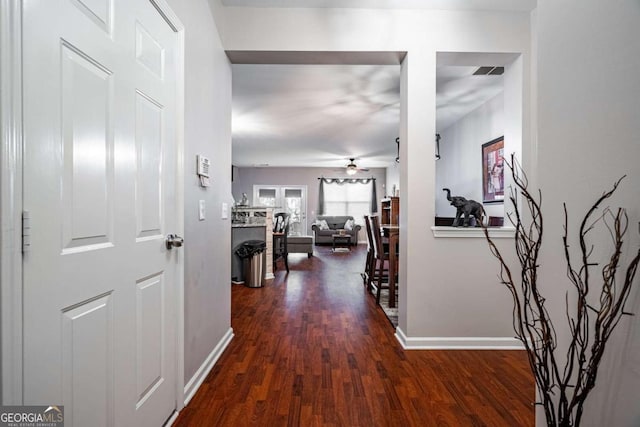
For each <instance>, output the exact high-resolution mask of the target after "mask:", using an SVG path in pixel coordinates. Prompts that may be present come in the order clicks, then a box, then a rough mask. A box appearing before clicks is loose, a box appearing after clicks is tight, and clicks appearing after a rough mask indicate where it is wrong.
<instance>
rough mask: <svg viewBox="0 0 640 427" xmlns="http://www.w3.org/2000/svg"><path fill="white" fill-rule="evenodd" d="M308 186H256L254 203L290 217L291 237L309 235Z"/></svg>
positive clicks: (254, 187)
mask: <svg viewBox="0 0 640 427" xmlns="http://www.w3.org/2000/svg"><path fill="white" fill-rule="evenodd" d="M306 194H307V186H306V185H286V186H285V185H254V186H253V203H254V205H256V206H269V207H273V208H275V209H274V213H278V212H286V213H288V214H289V215H291V216H290V217H289V235H292V236H302V235H305V234H306V233H307V231H306V230H307V202H306Z"/></svg>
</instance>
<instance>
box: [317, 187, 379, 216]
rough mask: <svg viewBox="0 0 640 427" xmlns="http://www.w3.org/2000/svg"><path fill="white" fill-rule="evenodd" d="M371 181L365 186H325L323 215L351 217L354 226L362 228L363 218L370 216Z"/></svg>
mask: <svg viewBox="0 0 640 427" xmlns="http://www.w3.org/2000/svg"><path fill="white" fill-rule="evenodd" d="M372 185H373V181H369V182H368V183H367V184H362V183H359V182H358V183H348V184H342V185H339V184H336V183H331V184H325V186H324V211H325V212H324V213H325V215H351V216H352V217H353V218H354V220H355V222H356V224H360V225H362V226H364V216H365V215H371V191H372Z"/></svg>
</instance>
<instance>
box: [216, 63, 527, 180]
mask: <svg viewBox="0 0 640 427" xmlns="http://www.w3.org/2000/svg"><path fill="white" fill-rule="evenodd" d="M343 54H344V53H343ZM336 55H338V56H336ZM362 55H364V56H362ZM362 55H360V56H358V53H353V55H351V54H349V55H347V54H344V55H343V56H344V58H342V57H339V54H337V53H328V52H325V53H319V52H316V53H310V52H307V53H302V52H300V53H292V52H287V53H282V52H280V53H279V52H254V53H251V52H228V56H229V58H230V59H231V60H232V62H234V64H233V65H232V67H233V68H232V72H233V75H232V81H233V88H232V91H233V92H232V93H233V111H232V138H233V150H232V162H233V164H234V165H235V166H239V167H251V166H258V167H267V166H272V167H289V166H308V167H344V166H346V165H347V164H348V163H349V159H350V158H354V159H356V164H357V165H358V166H359V167H364V168H371V167H387V166H389V165H390V164H392V163H393V161H394V159H395V158H396V156H397V146H396V142H395V140H396V138H397V137H398V134H399V125H400V65H398V64H399V63H400V61H401V59H402V55H399V54H397V53H389V52H387V53H382V54H376V55H377V56H371V55H369V56H367V55H365V54H362ZM516 57H517V55H515V54H507V53H501V54H495V53H446V52H445V53H438V54H437V68H436V132H442V131H443V130H444V129H446V128H447V127H449V126H450V125H451V124H453V123H455V122H456V121H458V120H459V119H460V118H462V117H464V116H465V115H467V114H468V113H470V112H471V111H473V110H475V109H476V108H478V107H479V106H480V105H482V104H483V103H485V102H486V101H488V100H489V99H491V98H493V97H495V96H497V95H499V94H500V93H501V92H502V91H503V77H502V76H474V75H473V73H474V72H475V71H476V70H477V68H478V67H479V66H487V65H491V66H505V65H508V64H510V63H511V62H512V61H513V60H514V59H515V58H516ZM349 58H351V60H353V58H356V59H357V60H358V61H363V62H364V63H369V65H353V62H350V60H349ZM270 61H271V62H272V63H269V62H270ZM335 61H339V62H340V64H339V65H336V64H335ZM243 62H246V63H243ZM276 62H277V63H278V64H277V65H276V64H275V63H276ZM330 62H334V63H333V64H331V63H330ZM345 63H346V64H345ZM376 63H377V64H378V65H374V64H376ZM394 63H395V64H396V65H389V64H394ZM379 64H383V65H379Z"/></svg>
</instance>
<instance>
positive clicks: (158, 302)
mask: <svg viewBox="0 0 640 427" xmlns="http://www.w3.org/2000/svg"><path fill="white" fill-rule="evenodd" d="M136 300H137V301H136V302H137V304H136V333H137V335H138V339H137V345H136V373H137V378H136V390H137V394H138V401H137V403H136V408H139V407H140V406H142V405H143V404H144V402H145V401H146V400H147V398H148V397H149V396H150V395H151V394H153V392H154V391H155V389H156V388H157V387H159V386H160V385H161V383H162V382H163V381H165V378H164V377H165V374H166V372H165V366H164V364H165V362H164V357H163V356H164V351H163V347H164V343H163V329H164V323H165V310H164V307H165V304H166V301H165V291H164V283H163V277H162V274H158V275H155V276H153V277H151V278H148V279H144V280H142V281H140V282H138V285H137V293H136Z"/></svg>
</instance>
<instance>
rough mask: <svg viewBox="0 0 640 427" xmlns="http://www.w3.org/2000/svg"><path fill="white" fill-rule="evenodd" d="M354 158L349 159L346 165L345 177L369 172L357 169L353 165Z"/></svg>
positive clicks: (364, 169)
mask: <svg viewBox="0 0 640 427" xmlns="http://www.w3.org/2000/svg"><path fill="white" fill-rule="evenodd" d="M355 160H356V159H355V158H351V159H349V164H348V165H347V175H355V174H356V173H357V172H369V169H366V168H359V167H358V166H357V165H356V164H355Z"/></svg>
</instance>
